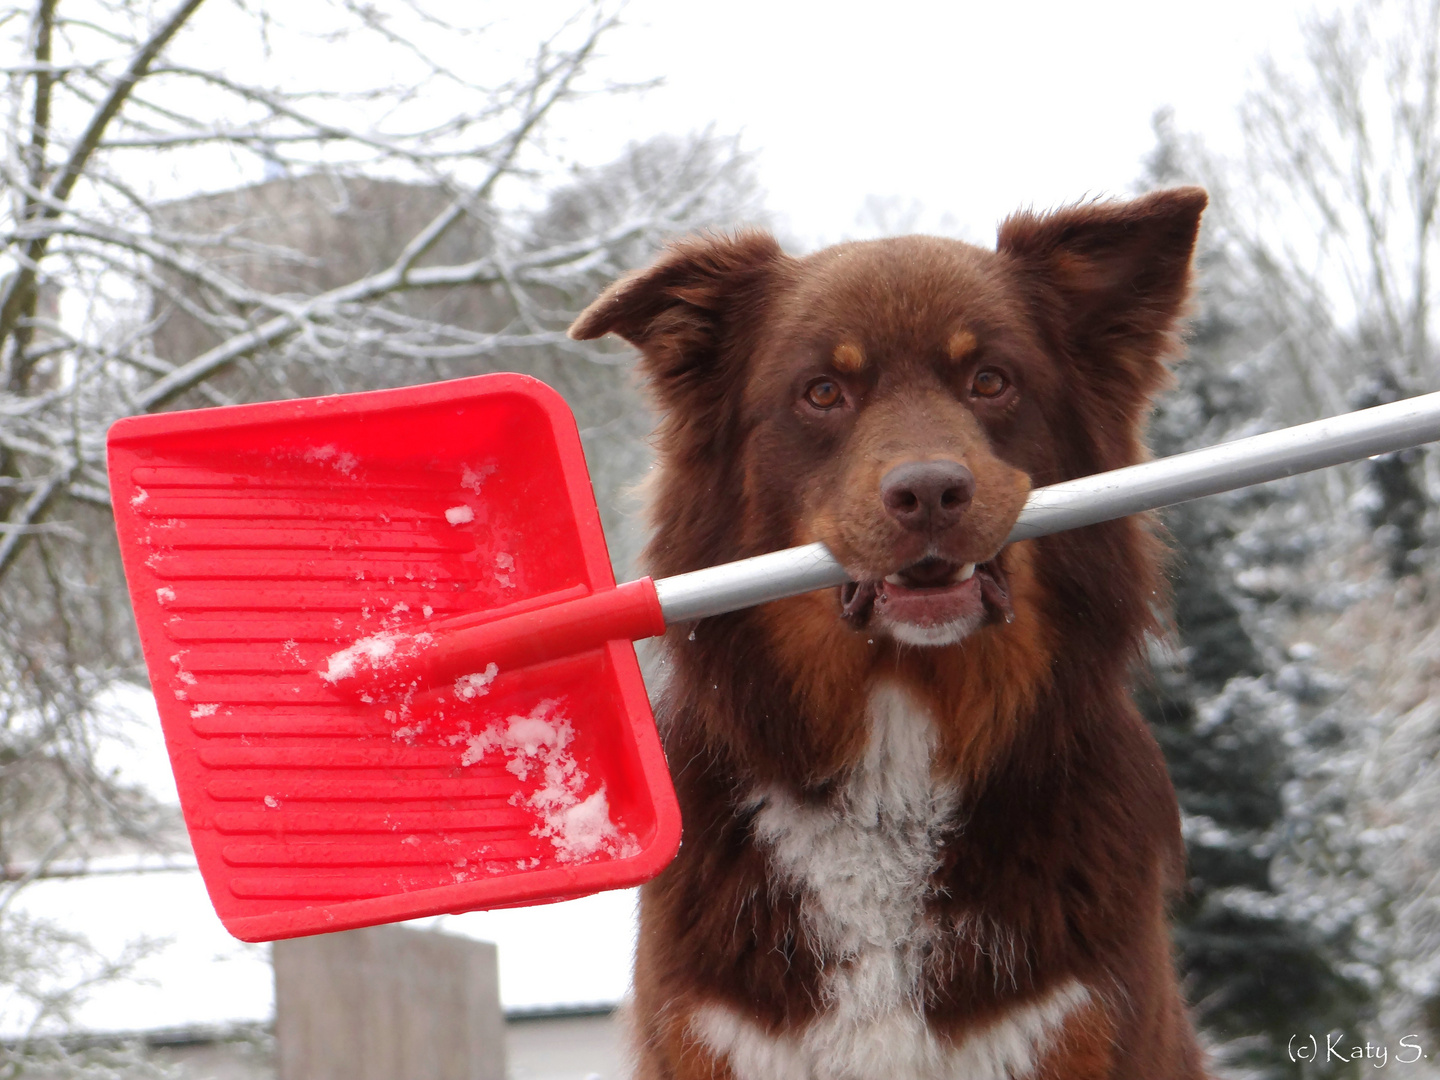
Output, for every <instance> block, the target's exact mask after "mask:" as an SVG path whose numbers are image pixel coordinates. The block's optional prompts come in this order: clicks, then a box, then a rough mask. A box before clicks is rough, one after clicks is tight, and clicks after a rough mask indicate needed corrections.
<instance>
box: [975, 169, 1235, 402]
mask: <svg viewBox="0 0 1440 1080" xmlns="http://www.w3.org/2000/svg"><path fill="white" fill-rule="evenodd" d="M1206 202H1207V197H1206V195H1205V191H1204V189H1202V188H1198V187H1183V188H1173V189H1171V190H1169V191H1157V192H1153V193H1151V194H1149V195H1146V196H1144V197H1143V198H1139V199H1135V200H1133V201H1130V202H1113V203H1104V202H1097V203H1089V204H1086V205H1081V206H1072V207H1067V208H1066V209H1064V210H1059V211H1056V212H1054V213H1050V214H1043V215H1042V214H1034V213H1019V214H1015V215H1013V216H1012V217H1010V218H1008V219H1007V220H1006V221H1005V223H1004V224H1003V225H1001V226H1000V234H999V238H998V242H997V244H996V249H997V250H998V251H999V252H1001V253H1002V254H1006V255H1009V256H1010V257H1011V258H1013V259H1014V260H1016V262H1017V263H1018V265H1019V267H1020V269H1021V270H1022V273H1023V274H1024V275H1025V277H1026V278H1027V283H1028V285H1029V286H1030V291H1031V293H1032V297H1033V301H1034V303H1035V305H1036V308H1037V311H1038V312H1039V313H1040V317H1041V318H1042V320H1045V321H1048V322H1051V323H1052V328H1053V331H1054V333H1055V335H1056V340H1057V342H1058V343H1059V344H1060V346H1061V347H1062V348H1063V350H1064V351H1065V352H1066V353H1067V354H1068V355H1069V357H1070V358H1072V359H1073V360H1074V361H1075V362H1076V363H1079V364H1083V365H1085V367H1086V369H1087V372H1086V373H1087V375H1088V377H1089V378H1090V379H1091V380H1092V381H1093V382H1094V383H1095V384H1096V388H1097V389H1100V390H1102V391H1109V392H1113V393H1117V394H1119V395H1120V399H1121V400H1124V401H1126V403H1127V404H1128V405H1129V406H1130V407H1129V408H1126V409H1125V412H1126V413H1127V414H1129V416H1128V418H1129V419H1130V420H1131V422H1132V423H1134V422H1137V421H1138V419H1139V415H1140V410H1141V409H1142V408H1143V406H1144V403H1145V402H1146V401H1147V400H1148V399H1149V396H1150V395H1151V394H1152V393H1154V392H1155V391H1156V390H1158V389H1160V387H1162V386H1163V385H1164V384H1165V380H1166V370H1165V366H1164V359H1165V357H1166V355H1167V354H1168V353H1170V352H1171V351H1173V350H1174V349H1175V348H1176V347H1177V344H1178V342H1177V341H1176V337H1175V331H1176V327H1177V324H1178V322H1179V319H1180V317H1181V315H1183V314H1184V313H1185V308H1186V304H1187V302H1188V299H1189V295H1190V261H1191V256H1192V254H1193V253H1194V250H1195V238H1196V235H1197V233H1198V232H1199V229H1200V214H1201V212H1202V211H1203V210H1204V209H1205V204H1206ZM1117 404H1118V402H1117Z"/></svg>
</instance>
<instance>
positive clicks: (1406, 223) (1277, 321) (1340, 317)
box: [1152, 0, 1440, 1075]
mask: <svg viewBox="0 0 1440 1080" xmlns="http://www.w3.org/2000/svg"><path fill="white" fill-rule="evenodd" d="M1302 30H1303V32H1302V40H1303V43H1304V47H1305V48H1304V54H1303V59H1302V60H1301V62H1300V63H1299V64H1298V65H1293V66H1289V67H1287V66H1285V65H1282V64H1281V63H1280V62H1278V61H1273V60H1270V61H1266V62H1265V63H1264V64H1263V65H1262V68H1261V71H1260V83H1259V86H1258V88H1257V89H1256V91H1255V92H1254V93H1253V94H1251V95H1250V96H1249V97H1248V98H1247V100H1246V103H1245V106H1244V112H1243V118H1244V121H1245V138H1246V141H1245V149H1244V152H1243V154H1242V155H1241V157H1240V158H1239V159H1238V160H1236V161H1222V160H1219V159H1217V158H1215V157H1213V156H1211V155H1209V154H1207V153H1206V152H1205V150H1204V148H1203V147H1202V146H1201V145H1199V143H1198V142H1197V141H1196V140H1193V139H1186V138H1183V137H1180V136H1178V135H1176V133H1175V132H1174V131H1173V130H1172V129H1168V128H1167V127H1166V126H1165V124H1164V123H1162V125H1161V129H1160V133H1161V136H1162V137H1161V140H1160V149H1159V151H1158V152H1157V155H1156V158H1155V161H1154V162H1153V163H1152V164H1153V165H1154V166H1155V167H1156V169H1157V170H1158V171H1159V172H1162V173H1163V172H1167V171H1168V175H1169V176H1170V177H1172V178H1179V177H1184V178H1186V179H1189V180H1192V181H1195V180H1198V181H1200V182H1203V183H1205V184H1206V186H1207V187H1209V188H1210V190H1211V193H1212V206H1211V210H1210V211H1209V213H1208V214H1207V229H1206V241H1205V243H1206V256H1205V260H1206V263H1205V264H1204V265H1203V266H1202V294H1203V295H1204V296H1205V298H1204V299H1203V301H1202V303H1203V307H1202V311H1201V317H1200V320H1199V330H1198V333H1197V337H1196V340H1195V341H1194V343H1193V345H1192V350H1191V352H1192V359H1191V361H1190V367H1189V368H1187V369H1186V370H1184V371H1183V372H1182V375H1181V386H1180V389H1179V392H1178V393H1177V394H1176V395H1175V396H1174V397H1173V398H1172V399H1171V400H1170V401H1169V402H1167V403H1166V406H1165V408H1164V409H1163V410H1162V412H1161V415H1160V417H1159V421H1158V423H1157V428H1156V434H1157V436H1158V440H1157V441H1159V442H1161V443H1162V444H1166V446H1165V448H1166V449H1170V450H1174V449H1180V448H1184V447H1187V446H1189V445H1195V444H1199V443H1204V442H1210V441H1216V440H1217V439H1218V438H1220V437H1233V436H1235V435H1242V434H1247V433H1249V432H1251V431H1254V430H1262V429H1265V428H1269V427H1276V426H1280V425H1282V424H1286V423H1294V422H1299V421H1303V420H1308V419H1313V418H1315V417H1317V416H1322V415H1329V414H1333V413H1336V412H1340V411H1344V410H1346V409H1348V408H1356V407H1364V406H1366V405H1372V404H1377V403H1380V402H1382V401H1386V400H1393V399H1395V398H1397V397H1404V396H1409V395H1411V394H1414V393H1418V392H1422V391H1426V390H1433V389H1435V388H1436V382H1437V378H1436V376H1437V374H1440V371H1437V358H1436V354H1435V346H1434V339H1435V330H1434V327H1433V325H1432V320H1433V316H1432V311H1433V309H1434V299H1435V296H1434V294H1435V283H1434V281H1433V270H1432V266H1433V261H1434V256H1435V253H1436V244H1437V231H1436V221H1435V209H1436V205H1435V199H1436V183H1437V181H1436V177H1437V175H1440V171H1437V170H1440V157H1437V154H1440V126H1437V124H1440V115H1437V113H1436V92H1437V88H1440V3H1435V2H1432V0H1424V2H1420V0H1416V2H1411V0H1364V2H1362V3H1360V4H1358V5H1357V6H1355V7H1353V8H1351V9H1348V10H1346V11H1343V12H1340V13H1337V14H1334V15H1329V16H1323V17H1322V16H1315V17H1311V18H1310V19H1309V20H1307V21H1306V22H1305V23H1304V24H1303V28H1302ZM1156 179H1159V177H1158V176H1157V177H1156ZM1217 331H1218V332H1217ZM1435 468H1436V466H1435V462H1434V455H1433V453H1429V452H1421V451H1412V452H1407V453H1405V454H1401V455H1391V456H1388V457H1385V458H1381V459H1378V460H1376V461H1373V462H1368V463H1363V464H1362V465H1359V466H1352V467H1349V468H1346V469H1337V470H1327V471H1326V472H1325V473H1323V474H1318V475H1316V476H1314V477H1311V478H1301V479H1297V480H1295V481H1290V482H1287V483H1285V484H1282V485H1274V486H1272V487H1271V488H1269V489H1266V490H1265V491H1264V492H1259V493H1255V494H1252V495H1248V496H1234V497H1230V498H1226V499H1220V500H1210V501H1207V502H1206V503H1204V504H1202V505H1201V506H1197V507H1195V508H1191V509H1187V510H1183V511H1179V512H1176V513H1174V514H1172V515H1171V517H1170V523H1171V528H1172V531H1173V533H1174V535H1175V537H1176V541H1177V547H1179V548H1180V549H1181V551H1180V558H1181V562H1180V569H1179V570H1178V571H1177V575H1178V578H1177V583H1176V585H1177V587H1176V593H1177V596H1176V599H1177V620H1176V621H1177V631H1178V638H1177V647H1176V649H1175V650H1174V652H1173V654H1172V655H1166V656H1164V657H1162V659H1161V662H1160V663H1159V664H1158V665H1157V667H1158V670H1157V673H1156V676H1155V687H1156V689H1155V692H1154V696H1155V698H1156V701H1155V702H1154V705H1153V709H1152V717H1154V718H1155V719H1157V720H1158V721H1159V723H1160V732H1161V738H1162V741H1166V743H1167V751H1168V752H1169V754H1170V760H1171V764H1172V768H1173V769H1174V770H1175V772H1176V776H1177V782H1178V784H1179V787H1180V789H1181V798H1182V805H1184V806H1185V809H1186V811H1187V840H1188V841H1189V846H1190V852H1191V857H1192V867H1193V868H1194V870H1195V872H1196V880H1195V882H1194V884H1195V886H1196V891H1195V893H1194V895H1193V896H1192V898H1191V900H1190V901H1189V903H1188V904H1187V905H1186V907H1185V909H1184V910H1183V911H1182V913H1181V914H1182V926H1181V930H1180V933H1179V936H1178V940H1179V944H1180V948H1181V954H1182V958H1183V960H1184V961H1185V962H1186V964H1187V966H1188V967H1190V969H1191V971H1192V974H1193V975H1194V978H1195V982H1196V986H1197V988H1198V990H1199V995H1198V996H1199V999H1200V1006H1201V1011H1202V1019H1206V1020H1207V1021H1208V1023H1209V1026H1210V1029H1211V1031H1212V1032H1213V1033H1214V1034H1216V1035H1217V1036H1219V1037H1220V1038H1222V1039H1224V1040H1228V1041H1227V1042H1226V1043H1225V1044H1224V1046H1223V1049H1225V1050H1226V1051H1228V1052H1229V1054H1230V1056H1231V1057H1232V1058H1233V1059H1234V1060H1235V1061H1236V1062H1238V1063H1241V1064H1245V1065H1248V1066H1250V1067H1258V1068H1260V1069H1261V1071H1262V1072H1270V1073H1273V1074H1275V1075H1285V1074H1287V1073H1288V1074H1290V1075H1309V1074H1315V1073H1317V1071H1318V1070H1316V1069H1314V1068H1308V1071H1307V1068H1302V1067H1301V1066H1299V1065H1296V1064H1294V1063H1290V1062H1289V1061H1288V1060H1286V1056H1285V1055H1284V1054H1283V1050H1284V1047H1283V1045H1282V1044H1283V1041H1284V1039H1285V1038H1287V1037H1288V1035H1290V1034H1292V1033H1294V1032H1296V1031H1301V1032H1323V1031H1325V1030H1328V1029H1332V1028H1333V1029H1334V1030H1336V1031H1340V1032H1343V1033H1344V1035H1345V1037H1346V1038H1348V1039H1350V1040H1352V1041H1353V1040H1357V1039H1358V1040H1363V1039H1364V1038H1366V1037H1374V1038H1375V1039H1377V1040H1379V1041H1388V1043H1389V1044H1391V1045H1394V1044H1395V1041H1396V1040H1397V1039H1398V1038H1399V1037H1400V1036H1401V1035H1405V1034H1410V1033H1415V1032H1418V1033H1420V1035H1421V1037H1422V1039H1426V1040H1434V1039H1435V1038H1436V1037H1437V1036H1440V1028H1437V1026H1436V1022H1437V1020H1440V1007H1437V1005H1436V1002H1437V1001H1440V918H1437V914H1436V913H1437V911H1440V882H1437V880H1436V879H1435V877H1434V869H1433V868H1434V866H1435V865H1437V858H1440V834H1437V831H1436V829H1435V827H1434V824H1433V822H1434V821H1435V820H1436V811H1437V810H1440V788H1437V785H1436V784H1435V781H1434V778H1433V777H1432V776H1431V775H1430V773H1431V772H1432V771H1433V770H1431V769H1430V768H1429V767H1428V763H1429V762H1430V761H1433V759H1434V756H1435V753H1436V750H1437V748H1440V707H1436V706H1435V705H1434V704H1433V702H1434V701H1435V700H1436V695H1435V693H1434V689H1435V686H1436V681H1435V680H1436V677H1437V675H1440V664H1437V662H1436V660H1435V657H1436V655H1437V653H1436V651H1435V650H1436V636H1435V632H1434V628H1435V626H1436V625H1437V623H1440V610H1437V602H1440V596H1437V594H1436V591H1435V587H1434V580H1433V579H1434V577H1435V570H1434V566H1433V563H1434V558H1433V556H1434V546H1433V545H1434V535H1435V521H1434V517H1435V511H1434V506H1435V495H1436V492H1437V490H1440V487H1437V484H1436V479H1437V477H1436V475H1435ZM1207 669H1208V670H1209V672H1210V674H1209V675H1207V674H1206V671H1207ZM1217 678H1220V679H1221V681H1218V682H1217V681H1216V679H1217ZM1187 789H1189V790H1187ZM1207 802H1208V804H1209V806H1210V807H1211V808H1212V810H1211V811H1208V812H1207V810H1206V809H1205V806H1206V804H1207ZM1216 810H1218V811H1223V813H1221V814H1220V816H1218V817H1217V816H1215V813H1214V812H1213V811H1216ZM1246 875H1248V880H1246ZM1267 927H1268V930H1267ZM1232 930H1233V931H1235V933H1234V935H1233V936H1232V937H1230V938H1229V939H1228V941H1227V940H1226V939H1225V938H1224V937H1223V935H1224V933H1225V932H1227V931H1232ZM1217 935H1219V937H1218V938H1217ZM1207 937H1209V938H1211V939H1212V941H1213V940H1218V941H1219V945H1220V946H1221V947H1218V948H1217V947H1215V946H1214V945H1213V944H1207V941H1206V939H1207ZM1226 948H1228V949H1229V953H1230V959H1229V960H1228V961H1227V960H1225V959H1224V958H1225V949H1226ZM1197 950H1198V951H1197ZM1197 959H1198V960H1199V961H1200V966H1199V967H1196V966H1195V965H1196V962H1197ZM1217 1008H1218V1011H1215V1010H1216V1009H1217ZM1207 1009H1210V1010H1211V1011H1210V1012H1209V1013H1208V1014H1207V1013H1206V1010H1207ZM1247 1035H1249V1038H1248V1040H1247V1039H1246V1038H1245V1036H1247ZM1277 1040H1278V1041H1277ZM1431 1068H1432V1066H1430V1065H1428V1064H1426V1063H1424V1062H1421V1063H1420V1064H1417V1065H1415V1066H1413V1067H1412V1071H1416V1073H1417V1075H1434V1073H1433V1072H1430V1071H1428V1070H1430V1069H1431Z"/></svg>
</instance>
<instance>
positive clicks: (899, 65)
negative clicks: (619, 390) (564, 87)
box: [556, 0, 1312, 244]
mask: <svg viewBox="0 0 1440 1080" xmlns="http://www.w3.org/2000/svg"><path fill="white" fill-rule="evenodd" d="M1311 7H1312V5H1311V4H1309V3H1297V2H1295V0H1206V2H1205V3H1195V2H1190V0H1186V2H1157V0H1108V2H1102V3H1095V4H1081V3H1075V2H1074V0H1031V2H1014V3H994V2H975V0H961V2H951V3H941V2H922V0H892V2H890V3H886V4H883V5H877V4H875V3H873V2H865V3H861V2H855V0H833V2H824V3H821V2H788V3H787V2H784V0H729V2H727V3H724V4H689V3H674V2H673V0H632V3H631V6H630V8H629V9H628V15H627V21H628V22H629V24H630V26H629V27H628V28H627V29H624V30H621V31H620V32H618V33H616V34H615V35H614V36H613V37H612V38H611V39H610V40H609V41H608V42H607V43H606V44H605V46H604V50H605V54H606V55H605V57H604V59H603V61H602V62H601V64H599V65H597V67H596V69H595V70H596V72H597V73H599V74H603V75H606V76H608V77H610V78H613V79H615V80H617V81H619V80H641V79H648V78H657V77H658V78H661V79H663V80H664V85H663V86H662V87H660V88H659V89H656V90H652V91H649V92H647V93H645V94H644V95H643V96H640V97H638V98H632V99H630V100H624V101H616V100H615V99H600V100H597V101H595V102H593V103H590V104H588V105H587V106H585V107H584V108H583V109H581V110H578V113H577V114H573V115H572V117H571V119H569V120H568V121H562V122H561V123H558V124H557V125H556V133H557V135H558V136H560V137H561V138H562V139H563V145H564V146H565V148H566V149H567V150H569V151H571V152H572V153H573V154H574V156H575V157H576V158H578V159H580V160H592V161H593V160H596V159H597V158H604V157H606V156H608V155H609V154H612V153H613V152H614V151H615V150H616V149H618V147H619V146H621V145H623V144H624V142H626V141H628V140H636V139H640V138H644V137H645V136H647V135H649V134H651V133H653V132H656V131H671V132H684V131H689V130H695V129H701V128H704V127H706V126H708V125H712V124H713V125H714V127H715V129H716V131H717V132H720V133H739V134H740V135H741V136H742V138H743V143H744V145H745V146H746V147H747V148H749V149H750V150H752V151H753V152H755V154H756V157H757V165H758V169H759V173H760V176H761V178H762V181H763V183H764V185H765V187H766V189H767V190H768V193H769V198H768V205H769V208H770V209H771V210H772V211H773V212H774V213H775V214H776V215H777V216H778V218H779V219H780V221H781V222H782V224H784V225H788V226H789V229H788V231H789V232H791V233H792V235H794V236H795V237H796V238H798V239H800V240H801V241H802V242H803V243H806V244H816V243H823V242H827V241H833V240H835V239H838V238H840V237H841V236H843V235H847V234H850V233H854V232H855V231H856V229H855V218H856V214H857V212H858V211H859V210H860V207H861V206H862V204H863V203H864V201H865V199H866V197H867V196H870V195H875V196H880V197H882V198H895V199H898V200H900V201H901V202H902V203H909V202H910V201H911V200H918V202H919V203H920V204H922V205H923V207H924V209H925V210H926V214H925V215H924V216H922V218H921V220H920V223H919V225H920V227H921V228H924V227H927V226H928V227H931V228H935V227H938V226H939V225H940V223H941V221H942V219H943V218H945V217H946V216H948V217H949V218H950V219H951V221H952V222H953V225H952V226H951V229H950V231H956V232H959V233H960V234H961V235H965V236H967V237H969V238H973V239H976V240H978V241H984V242H987V243H988V242H989V241H990V240H991V239H993V236H994V230H995V226H996V224H997V223H998V222H999V220H1000V219H1001V218H1003V217H1004V216H1005V215H1006V214H1007V213H1009V212H1010V211H1012V210H1014V209H1017V208H1019V207H1021V206H1024V205H1029V204H1033V205H1035V206H1037V207H1045V206H1052V205H1055V204H1058V203H1064V202H1070V201H1073V200H1075V199H1078V198H1081V197H1084V196H1087V195H1096V194H1107V193H1108V194H1124V193H1126V192H1127V191H1128V190H1129V189H1130V188H1131V185H1132V184H1133V183H1134V181H1135V178H1136V177H1137V176H1138V174H1139V171H1140V160H1141V158H1142V157H1144V155H1145V154H1146V153H1147V152H1148V151H1149V150H1150V149H1151V148H1152V146H1153V142H1154V140H1153V137H1152V134H1151V128H1150V121H1151V117H1152V116H1153V114H1154V113H1155V111H1156V110H1157V109H1159V108H1161V107H1163V106H1167V105H1168V106H1171V107H1173V108H1174V109H1175V112H1176V120H1177V123H1178V125H1179V126H1180V128H1181V129H1182V130H1190V131H1197V132H1200V133H1202V134H1203V135H1204V137H1205V138H1206V141H1207V142H1208V143H1210V144H1211V145H1212V146H1214V147H1215V148H1217V149H1222V150H1226V151H1232V150H1234V149H1236V148H1237V147H1238V145H1239V128H1238V124H1237V122H1236V119H1235V107H1236V104H1237V103H1238V102H1239V100H1240V97H1241V95H1242V93H1243V91H1244V89H1245V88H1246V86H1247V85H1248V80H1249V78H1250V73H1251V72H1252V70H1253V67H1254V61H1255V59H1256V57H1257V56H1259V55H1260V54H1261V53H1263V52H1266V51H1269V52H1272V53H1274V54H1276V55H1277V56H1279V57H1287V56H1292V55H1294V53H1295V52H1296V50H1297V48H1298V45H1297V40H1298V33H1297V26H1298V21H1299V17H1300V15H1301V14H1302V13H1304V12H1307V11H1309V10H1311Z"/></svg>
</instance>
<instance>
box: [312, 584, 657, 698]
mask: <svg viewBox="0 0 1440 1080" xmlns="http://www.w3.org/2000/svg"><path fill="white" fill-rule="evenodd" d="M452 625H453V624H452ZM664 632H665V617H664V615H663V614H662V613H661V611H660V599H659V597H658V596H657V595H656V594H655V582H654V580H652V579H651V578H648V577H645V578H640V579H639V580H638V581H628V582H626V583H625V584H623V585H617V586H616V587H615V588H612V589H600V590H598V591H596V592H593V593H589V594H587V595H584V596H579V597H567V598H565V599H562V600H559V601H558V602H556V603H553V604H547V605H544V606H542V607H537V608H533V609H531V610H528V611H520V612H517V613H516V614H513V615H502V616H500V617H499V618H495V619H491V620H489V621H487V622H483V623H480V624H478V625H472V626H461V627H457V628H448V627H446V626H444V625H443V624H441V625H437V626H435V627H434V628H433V630H432V631H431V633H430V634H429V635H428V636H431V637H432V638H433V640H430V641H428V642H427V641H424V640H423V636H421V637H420V638H419V639H418V640H417V639H413V638H412V642H413V646H412V648H413V651H412V648H405V649H403V650H401V653H402V654H403V655H402V654H397V655H396V656H394V657H392V658H389V659H387V660H386V661H385V663H384V664H383V665H382V666H380V667H379V668H377V669H373V670H364V669H359V670H357V671H356V672H355V674H354V676H353V677H352V678H350V679H346V680H337V681H342V682H343V681H350V682H351V683H352V685H354V684H357V683H368V682H374V683H383V684H388V685H395V684H400V683H408V684H418V685H419V686H421V687H433V686H441V685H444V684H445V683H448V682H452V681H454V680H455V679H457V678H459V677H460V676H462V675H466V674H471V673H475V672H482V671H484V670H485V668H486V667H487V666H488V665H490V664H494V665H495V666H496V667H497V668H499V670H500V671H507V670H510V669H513V668H517V667H528V666H529V665H531V664H541V663H544V662H545V661H547V660H556V659H559V658H560V657H564V656H572V655H574V654H576V653H582V652H588V651H589V650H591V649H598V648H599V647H600V646H602V645H603V644H605V642H607V641H616V640H619V641H638V640H639V639H641V638H647V637H655V636H656V635H658V634H663V633H664Z"/></svg>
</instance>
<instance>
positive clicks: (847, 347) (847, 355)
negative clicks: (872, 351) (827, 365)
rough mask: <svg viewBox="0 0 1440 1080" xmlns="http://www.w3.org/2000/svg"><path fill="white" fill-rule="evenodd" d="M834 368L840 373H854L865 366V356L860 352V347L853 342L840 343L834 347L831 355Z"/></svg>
mask: <svg viewBox="0 0 1440 1080" xmlns="http://www.w3.org/2000/svg"><path fill="white" fill-rule="evenodd" d="M833 356H834V360H835V366H836V367H837V368H839V369H840V370H841V371H848V372H850V373H852V374H853V373H854V372H857V371H859V370H860V369H861V368H863V367H864V366H865V354H864V353H863V352H861V351H860V346H859V345H856V344H855V343H854V342H850V341H842V342H841V343H840V344H839V345H836V346H835V352H834V354H833Z"/></svg>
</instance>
